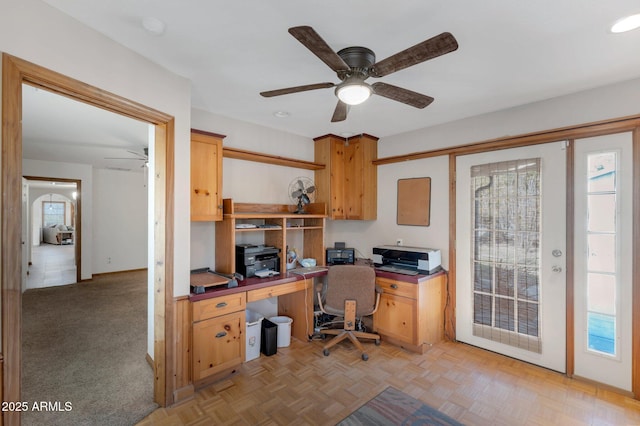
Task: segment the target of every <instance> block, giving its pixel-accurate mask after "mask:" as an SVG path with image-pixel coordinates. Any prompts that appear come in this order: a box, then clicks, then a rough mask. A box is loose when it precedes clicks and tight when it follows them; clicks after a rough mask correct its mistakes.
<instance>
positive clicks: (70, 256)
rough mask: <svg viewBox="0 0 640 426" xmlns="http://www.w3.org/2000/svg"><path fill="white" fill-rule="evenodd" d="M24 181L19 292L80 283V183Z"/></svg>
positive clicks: (52, 180) (40, 180)
mask: <svg viewBox="0 0 640 426" xmlns="http://www.w3.org/2000/svg"><path fill="white" fill-rule="evenodd" d="M24 179H25V180H24V184H25V185H26V187H25V191H24V196H25V197H26V200H25V202H24V203H23V218H22V220H23V228H24V230H23V238H24V242H25V244H24V247H23V255H22V269H23V291H24V290H27V289H30V288H42V287H49V286H56V285H65V284H73V283H76V282H80V280H81V278H80V277H81V263H80V257H81V253H82V235H81V234H82V227H81V226H80V224H81V223H82V204H81V203H82V201H81V200H82V197H81V196H80V194H81V188H82V182H81V181H80V180H74V179H56V178H49V177H37V176H25V177H24ZM25 274H26V276H24V275H25Z"/></svg>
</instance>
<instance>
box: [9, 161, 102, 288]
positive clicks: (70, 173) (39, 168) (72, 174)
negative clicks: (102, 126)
mask: <svg viewBox="0 0 640 426" xmlns="http://www.w3.org/2000/svg"><path fill="white" fill-rule="evenodd" d="M22 172H23V174H24V175H25V176H34V177H47V178H63V179H77V180H80V181H81V186H82V188H81V191H82V193H81V194H80V196H81V197H82V207H81V208H82V225H81V226H82V229H81V232H82V252H81V257H82V258H81V265H80V269H81V274H82V275H81V277H80V278H81V279H83V280H89V279H91V275H92V268H93V257H92V250H91V248H92V246H93V219H92V216H93V171H92V169H91V166H88V165H86V164H73V163H55V162H51V161H37V160H23V161H22Z"/></svg>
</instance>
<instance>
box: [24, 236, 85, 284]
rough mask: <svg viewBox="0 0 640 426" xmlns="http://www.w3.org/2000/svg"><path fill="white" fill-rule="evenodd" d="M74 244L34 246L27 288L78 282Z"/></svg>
mask: <svg viewBox="0 0 640 426" xmlns="http://www.w3.org/2000/svg"><path fill="white" fill-rule="evenodd" d="M74 250H75V245H74V244H67V245H59V246H58V245H54V244H41V245H39V246H33V247H32V254H31V265H30V266H29V270H28V275H27V288H42V287H53V286H57V285H66V284H73V283H75V282H76V265H75V259H74Z"/></svg>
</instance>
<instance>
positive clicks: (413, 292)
mask: <svg viewBox="0 0 640 426" xmlns="http://www.w3.org/2000/svg"><path fill="white" fill-rule="evenodd" d="M376 284H378V285H379V286H380V287H381V288H382V290H383V291H384V292H385V293H389V294H392V295H394V296H402V297H408V298H411V299H417V298H418V285H417V284H413V283H405V282H402V281H396V280H391V279H389V278H376Z"/></svg>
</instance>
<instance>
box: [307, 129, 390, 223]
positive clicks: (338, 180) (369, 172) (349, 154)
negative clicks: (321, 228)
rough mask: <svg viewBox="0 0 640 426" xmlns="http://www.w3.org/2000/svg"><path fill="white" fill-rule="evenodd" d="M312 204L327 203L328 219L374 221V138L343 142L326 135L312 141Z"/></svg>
mask: <svg viewBox="0 0 640 426" xmlns="http://www.w3.org/2000/svg"><path fill="white" fill-rule="evenodd" d="M314 141H315V161H316V162H317V163H324V164H325V168H324V169H321V170H316V171H315V184H316V186H317V187H318V195H317V197H316V201H319V202H324V203H327V206H328V210H329V217H330V218H331V219H337V220H341V219H348V220H375V219H376V217H377V193H378V177H377V176H378V173H377V168H376V166H375V165H374V164H373V160H375V159H377V157H378V138H376V137H373V136H369V135H366V134H363V135H360V136H356V137H352V138H349V139H345V138H342V137H339V136H335V135H326V136H322V137H319V138H316V139H314Z"/></svg>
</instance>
